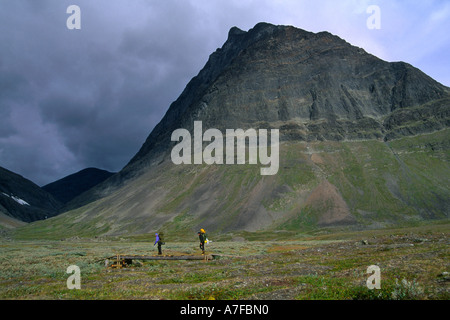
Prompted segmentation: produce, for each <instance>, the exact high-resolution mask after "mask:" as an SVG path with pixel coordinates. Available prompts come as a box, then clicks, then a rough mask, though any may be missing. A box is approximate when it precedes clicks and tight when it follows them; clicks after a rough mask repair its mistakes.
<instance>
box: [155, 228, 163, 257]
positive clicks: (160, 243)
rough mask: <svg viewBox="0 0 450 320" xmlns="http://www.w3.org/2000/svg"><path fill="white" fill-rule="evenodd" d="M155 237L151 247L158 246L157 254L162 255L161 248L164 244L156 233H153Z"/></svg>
mask: <svg viewBox="0 0 450 320" xmlns="http://www.w3.org/2000/svg"><path fill="white" fill-rule="evenodd" d="M155 236H156V241H155V243H154V244H153V246H155V245H156V244H158V254H162V250H161V246H162V245H163V244H164V242H162V239H161V237H160V236H159V235H158V234H157V233H155Z"/></svg>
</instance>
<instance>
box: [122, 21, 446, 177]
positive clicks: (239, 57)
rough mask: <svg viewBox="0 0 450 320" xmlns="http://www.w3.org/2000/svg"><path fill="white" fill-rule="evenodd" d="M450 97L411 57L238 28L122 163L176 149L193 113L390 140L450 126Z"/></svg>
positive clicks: (335, 40)
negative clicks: (397, 58)
mask: <svg viewBox="0 0 450 320" xmlns="http://www.w3.org/2000/svg"><path fill="white" fill-rule="evenodd" d="M449 99H450V90H449V88H447V87H445V86H443V85H441V84H439V83H438V82H436V81H434V80H433V79H431V78H430V77H428V76H427V75H425V74H424V73H422V72H421V71H420V70H418V69H416V68H414V67H412V66H411V65H409V64H407V63H403V62H395V63H388V62H386V61H383V60H381V59H379V58H377V57H375V56H373V55H370V54H368V53H366V52H365V51H364V50H363V49H361V48H357V47H354V46H352V45H350V44H349V43H347V42H345V41H344V40H342V39H340V38H339V37H337V36H334V35H332V34H330V33H327V32H321V33H317V34H315V33H311V32H307V31H303V30H300V29H296V28H294V27H289V26H274V25H271V24H267V23H260V24H257V25H256V26H255V27H254V28H253V29H251V30H249V31H248V32H244V31H242V30H240V29H238V28H236V27H234V28H232V29H231V30H230V32H229V35H228V40H227V41H226V43H225V44H224V46H223V47H222V48H220V49H218V50H217V51H216V52H214V53H213V54H212V55H211V56H210V58H209V61H208V62H207V64H206V65H205V67H204V68H203V69H202V70H201V71H200V73H199V74H198V75H197V76H196V77H195V78H193V79H192V80H191V82H190V83H189V84H188V85H187V86H186V89H185V90H184V91H183V93H182V94H181V95H180V97H179V98H178V99H177V100H176V101H175V102H174V103H173V104H172V105H171V106H170V108H169V110H168V111H167V114H166V115H165V116H164V118H163V119H162V121H161V122H160V123H159V124H158V125H157V126H156V128H155V129H154V130H153V131H152V133H151V134H150V136H149V137H148V139H147V141H146V142H145V144H144V145H143V146H142V148H141V150H140V151H139V152H138V153H137V154H136V156H135V157H134V158H133V159H132V160H131V161H130V163H129V164H128V166H127V167H126V168H125V169H124V171H125V172H126V171H128V170H133V168H134V167H136V166H139V163H140V162H147V161H148V160H149V159H152V158H155V157H157V156H159V155H161V153H164V152H167V150H170V149H171V147H172V146H173V143H171V142H170V135H171V133H172V132H173V131H174V130H175V129H177V128H186V129H188V130H192V126H193V122H194V121H195V120H201V121H203V127H205V128H217V129H220V130H225V129H227V128H243V129H246V128H259V127H261V128H279V129H280V136H281V139H282V140H295V141H324V140H331V141H343V140H352V139H384V140H390V139H393V138H398V137H401V136H407V135H413V134H418V133H425V132H433V131H435V130H440V129H442V128H445V127H447V126H448V124H449V108H448V105H449V102H450V100H449ZM417 107H420V108H419V109H417Z"/></svg>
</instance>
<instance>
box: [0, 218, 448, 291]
mask: <svg viewBox="0 0 450 320" xmlns="http://www.w3.org/2000/svg"><path fill="white" fill-rule="evenodd" d="M448 233H449V224H448V221H447V222H441V223H436V224H425V225H422V226H417V227H410V228H404V229H402V228H400V229H390V230H373V231H361V232H342V233H327V234H321V235H316V236H313V235H309V236H308V235H303V236H301V237H300V236H297V237H296V238H291V239H288V238H286V239H285V240H281V239H277V240H270V241H269V240H267V238H266V239H265V241H261V240H257V239H261V238H264V237H263V236H264V235H263V234H262V233H260V234H253V233H242V234H240V236H241V237H243V238H244V237H247V238H253V239H255V240H253V241H248V240H245V241H238V242H236V241H220V240H219V241H215V242H213V243H212V244H211V245H208V246H207V252H213V253H215V254H221V255H222V256H221V258H220V259H216V260H213V261H209V262H204V261H181V260H174V261H170V260H167V261H144V262H135V263H133V264H132V265H131V266H130V267H128V268H123V269H111V268H106V267H105V266H104V260H105V258H106V257H110V256H113V255H115V254H117V253H129V254H138V255H139V254H155V253H156V249H155V247H153V243H152V242H150V241H145V237H142V238H139V241H135V240H133V239H132V238H129V239H123V240H111V239H110V240H106V239H92V238H87V239H83V238H80V239H76V240H65V241H54V240H18V239H16V240H10V241H2V243H1V245H0V261H1V264H0V299H75V300H78V299H175V300H179V299H183V300H184V299H188V300H190V299H192V300H194V299H200V300H207V299H216V300H218V299H219V300H245V299H298V300H328V299H332V300H347V299H384V300H392V299H406V300H414V299H419V300H423V299H443V300H447V299H449V289H448V281H449V280H448V276H446V275H445V272H448V261H449V252H448ZM361 240H367V242H368V244H365V245H364V244H362V242H361ZM163 253H164V254H199V249H198V246H197V241H196V239H192V241H189V242H186V241H182V242H170V241H168V242H166V245H165V246H164V247H163ZM374 264H375V265H378V266H379V267H380V270H381V289H380V290H377V289H374V290H369V289H368V288H367V287H366V285H365V283H366V280H367V279H368V277H369V275H368V274H366V269H367V267H368V266H369V265H374ZM70 265H77V266H79V267H80V270H81V289H80V290H69V289H68V288H67V286H66V281H67V279H68V277H69V274H67V273H66V270H67V267H68V266H70Z"/></svg>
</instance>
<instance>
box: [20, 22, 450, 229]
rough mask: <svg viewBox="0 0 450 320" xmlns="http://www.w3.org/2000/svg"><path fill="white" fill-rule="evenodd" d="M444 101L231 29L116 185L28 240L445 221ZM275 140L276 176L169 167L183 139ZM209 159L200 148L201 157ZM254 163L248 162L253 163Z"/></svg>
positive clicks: (414, 86)
mask: <svg viewBox="0 0 450 320" xmlns="http://www.w3.org/2000/svg"><path fill="white" fill-rule="evenodd" d="M449 120H450V89H449V88H447V87H445V86H443V85H441V84H439V83H438V82H436V81H434V80H433V79H431V78H430V77H428V76H427V75H426V74H424V73H423V72H421V71H420V70H418V69H416V68H414V67H413V66H411V65H409V64H407V63H403V62H393V63H391V62H386V61H383V60H381V59H379V58H377V57H375V56H373V55H371V54H368V53H366V52H365V51H364V50H363V49H361V48H357V47H354V46H352V45H350V44H349V43H347V42H345V41H344V40H342V39H340V38H339V37H336V36H334V35H331V34H329V33H327V32H321V33H317V34H316V33H311V32H307V31H304V30H300V29H296V28H293V27H289V26H274V25H270V24H266V23H260V24H257V25H256V26H255V27H254V28H253V29H251V30H249V31H248V32H244V31H242V30H240V29H238V28H232V29H231V30H230V32H229V34H228V39H227V41H226V42H225V44H224V45H223V47H222V48H220V49H218V50H217V51H216V52H214V53H213V54H212V55H211V56H210V58H209V60H208V62H207V63H206V65H205V67H204V68H203V69H202V70H201V71H200V72H199V74H198V75H197V76H196V77H194V78H193V79H192V80H191V81H190V82H189V83H188V85H187V86H186V88H185V90H184V91H183V92H182V93H181V95H180V97H179V98H178V99H177V100H176V101H175V102H174V103H172V105H171V106H170V108H169V109H168V111H167V113H166V115H165V116H164V118H163V119H162V120H161V122H160V123H159V124H158V125H157V126H156V127H155V128H154V129H153V131H152V132H151V133H150V135H149V137H148V138H147V140H146V141H145V143H144V144H143V146H142V148H141V149H140V150H139V152H138V153H137V154H136V155H135V156H134V157H133V159H131V161H130V162H129V163H128V165H127V166H126V167H125V168H124V169H123V170H121V171H120V172H119V173H118V174H116V175H114V176H112V177H111V178H109V179H107V180H106V181H104V182H103V183H100V184H99V185H98V186H96V187H94V188H93V189H91V190H90V191H89V192H86V193H84V194H82V195H81V196H79V197H77V198H75V199H74V200H73V201H71V207H70V208H71V209H73V210H71V211H69V212H67V213H65V214H63V215H61V216H58V217H56V218H54V219H51V220H52V221H51V224H50V223H47V222H39V223H36V224H33V226H29V227H28V226H27V227H25V228H23V229H20V230H19V232H20V234H22V235H23V236H26V235H27V234H28V233H30V232H33V234H35V235H39V234H40V235H42V236H50V237H53V236H54V237H63V236H67V235H79V236H82V235H85V236H93V235H117V234H139V233H147V232H153V231H155V230H164V231H165V232H170V233H172V234H177V235H180V236H181V235H183V234H184V235H186V234H190V233H193V232H195V231H196V230H197V229H198V228H199V227H203V228H205V229H207V230H209V231H211V232H214V233H232V232H237V231H257V230H266V231H288V232H294V233H295V232H304V231H308V230H312V229H317V228H347V229H355V230H359V229H369V228H383V227H388V226H393V225H409V224H415V223H419V222H421V221H425V220H430V219H433V220H434V219H448V216H449V208H450V206H449V204H450V203H449V200H448V199H449V198H450V197H449V195H450V190H449V185H450V184H449V181H448V177H449V176H450V168H449V152H448V150H449V144H450V142H449V137H450V134H449V131H448V130H449V129H448V125H449V123H450V121H449ZM194 121H202V124H203V130H206V129H207V128H216V129H218V130H220V131H222V132H225V130H226V129H238V128H241V129H248V128H254V129H278V130H279V133H280V141H281V144H280V154H279V159H280V165H279V170H278V173H277V174H276V175H273V176H262V175H261V174H260V166H259V165H250V164H243V165H206V164H201V165H178V166H177V165H174V164H173V163H172V161H171V158H170V154H171V150H172V148H173V147H174V145H175V144H176V143H175V142H173V141H171V135H172V133H173V131H174V130H176V129H178V128H185V129H187V130H188V131H189V132H193V126H194ZM204 145H205V144H204ZM247 163H248V162H247Z"/></svg>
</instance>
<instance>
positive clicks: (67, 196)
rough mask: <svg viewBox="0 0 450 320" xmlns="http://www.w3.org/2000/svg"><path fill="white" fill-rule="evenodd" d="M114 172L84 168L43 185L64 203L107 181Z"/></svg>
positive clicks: (44, 188)
mask: <svg viewBox="0 0 450 320" xmlns="http://www.w3.org/2000/svg"><path fill="white" fill-rule="evenodd" d="M113 174H114V173H113V172H109V171H106V170H102V169H97V168H87V169H83V170H81V171H79V172H76V173H74V174H71V175H68V176H66V177H64V178H62V179H59V180H57V181H55V182H52V183H49V184H47V185H45V186H43V187H42V189H43V190H45V191H47V192H48V193H50V194H52V195H53V196H54V197H55V198H56V199H58V200H59V201H60V202H62V203H64V204H65V203H68V202H69V201H70V200H72V199H73V198H75V197H76V196H78V195H80V194H82V193H83V192H85V191H87V190H89V189H91V188H92V187H94V186H96V185H97V184H99V183H101V182H103V181H105V180H106V179H108V178H109V177H111V176H112V175H113Z"/></svg>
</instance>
